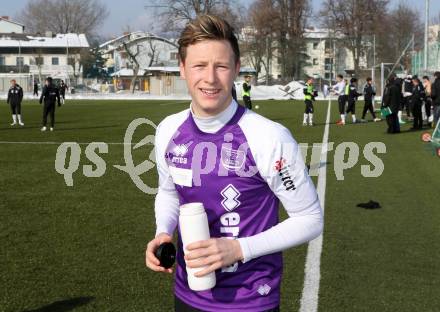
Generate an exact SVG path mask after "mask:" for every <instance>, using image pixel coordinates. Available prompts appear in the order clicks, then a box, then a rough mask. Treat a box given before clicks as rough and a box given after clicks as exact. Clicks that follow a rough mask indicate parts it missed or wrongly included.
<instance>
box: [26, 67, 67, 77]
mask: <svg viewBox="0 0 440 312" xmlns="http://www.w3.org/2000/svg"><path fill="white" fill-rule="evenodd" d="M40 70H41V75H43V76H66V75H68V76H73V75H74V72H73V67H72V66H71V65H40V66H38V65H30V66H29V72H30V73H31V74H34V75H38V74H39V73H40Z"/></svg>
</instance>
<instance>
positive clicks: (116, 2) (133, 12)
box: [0, 0, 440, 37]
mask: <svg viewBox="0 0 440 312" xmlns="http://www.w3.org/2000/svg"><path fill="white" fill-rule="evenodd" d="M400 1H405V0H390V3H391V7H393V6H396V5H397V4H398V3H399V2H400ZM2 2H3V3H2V5H1V7H0V15H1V16H3V15H7V16H10V17H11V18H13V17H14V16H16V15H17V14H18V13H19V12H20V11H21V10H22V9H23V7H24V6H25V5H26V3H27V2H28V0H14V1H2ZM104 2H105V3H106V4H107V7H108V9H109V11H110V14H109V16H108V18H107V19H106V21H105V23H104V24H103V26H102V27H101V29H100V30H99V31H98V33H99V34H100V35H101V36H104V37H114V36H118V35H120V34H122V32H123V30H124V29H127V27H129V29H130V30H132V31H134V30H144V31H150V32H154V29H151V28H150V27H151V26H150V25H152V24H153V25H154V14H153V12H151V11H152V9H145V8H144V6H145V5H147V4H148V3H149V1H148V0H125V1H120V0H106V1H104ZM240 2H241V3H242V4H243V5H245V6H248V5H249V4H251V3H252V2H253V0H240ZM322 2H323V0H312V3H313V10H314V12H317V11H319V8H320V6H321V4H322ZM406 3H408V4H409V5H411V6H414V9H415V10H417V11H419V13H420V14H423V16H424V12H425V1H424V0H411V1H409V0H407V1H406ZM430 11H431V14H430V15H431V16H432V17H433V16H439V13H440V0H430Z"/></svg>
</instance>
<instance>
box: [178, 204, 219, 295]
mask: <svg viewBox="0 0 440 312" xmlns="http://www.w3.org/2000/svg"><path fill="white" fill-rule="evenodd" d="M179 227H180V235H181V237H182V243H183V250H184V252H185V254H186V253H187V250H186V246H187V245H189V244H191V243H194V242H197V241H201V240H207V239H209V238H210V234H209V225H208V216H207V215H206V212H205V208H204V207H203V204H202V203H188V204H185V205H182V206H180V216H179ZM203 269H204V267H202V268H189V267H188V266H187V267H186V272H187V273H188V285H189V288H191V289H192V290H195V291H202V290H207V289H211V288H213V287H214V286H215V283H216V279H215V272H211V273H209V274H207V275H205V276H202V277H196V276H194V274H195V273H196V272H198V271H201V270H203Z"/></svg>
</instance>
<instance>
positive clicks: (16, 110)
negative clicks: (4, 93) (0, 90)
mask: <svg viewBox="0 0 440 312" xmlns="http://www.w3.org/2000/svg"><path fill="white" fill-rule="evenodd" d="M22 100H23V89H22V88H21V87H20V86H19V85H18V84H17V82H16V81H15V79H12V80H11V87H10V88H9V91H8V99H7V100H6V102H7V103H8V104H9V105H10V106H11V112H12V123H11V126H15V125H16V124H17V121H18V124H19V125H20V126H24V123H23V121H22V120H21V101H22Z"/></svg>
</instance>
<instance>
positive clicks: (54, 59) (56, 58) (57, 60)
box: [52, 57, 60, 65]
mask: <svg viewBox="0 0 440 312" xmlns="http://www.w3.org/2000/svg"><path fill="white" fill-rule="evenodd" d="M59 63H60V60H59V59H58V57H53V58H52V65H59Z"/></svg>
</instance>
